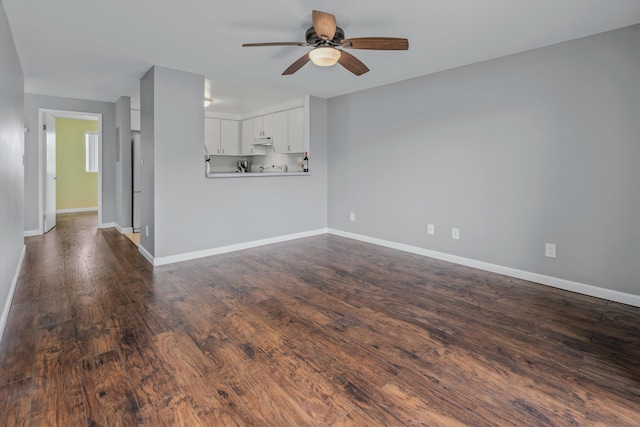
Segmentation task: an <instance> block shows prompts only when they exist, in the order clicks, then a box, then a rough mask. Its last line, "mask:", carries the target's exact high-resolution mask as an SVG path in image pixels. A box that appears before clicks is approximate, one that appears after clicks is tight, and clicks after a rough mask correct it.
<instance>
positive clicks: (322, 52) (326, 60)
mask: <svg viewBox="0 0 640 427" xmlns="http://www.w3.org/2000/svg"><path fill="white" fill-rule="evenodd" d="M309 58H310V59H311V62H313V63H314V64H315V65H317V66H318V67H330V66H332V65H335V64H336V62H338V59H340V51H339V50H338V49H335V48H333V47H317V48H315V49H313V50H312V51H311V52H309Z"/></svg>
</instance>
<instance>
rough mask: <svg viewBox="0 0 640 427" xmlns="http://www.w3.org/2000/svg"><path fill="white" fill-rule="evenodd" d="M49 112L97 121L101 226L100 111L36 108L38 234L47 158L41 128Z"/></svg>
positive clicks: (41, 229) (59, 115)
mask: <svg viewBox="0 0 640 427" xmlns="http://www.w3.org/2000/svg"><path fill="white" fill-rule="evenodd" d="M47 113H49V114H51V115H52V116H53V117H54V118H66V119H77V120H96V121H97V122H98V165H99V167H98V227H102V169H103V167H104V164H103V163H104V162H103V161H102V159H103V157H102V114H101V113H89V112H82V111H68V110H55V109H51V108H38V135H39V137H38V157H39V158H40V164H39V165H38V166H39V167H38V169H39V175H40V176H39V180H38V200H39V202H38V217H39V218H40V219H39V224H40V225H39V228H38V231H39V233H40V234H43V233H44V207H45V202H46V201H45V197H46V192H45V191H44V186H45V185H46V182H45V180H46V175H47V159H46V152H47V151H46V150H47V147H46V143H47V141H46V138H45V137H44V135H43V132H42V129H43V125H44V116H45V114H47ZM57 173H58V171H56V174H57Z"/></svg>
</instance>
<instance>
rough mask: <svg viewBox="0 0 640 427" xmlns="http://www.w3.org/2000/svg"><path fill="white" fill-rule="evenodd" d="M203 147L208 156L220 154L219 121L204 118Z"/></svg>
mask: <svg viewBox="0 0 640 427" xmlns="http://www.w3.org/2000/svg"><path fill="white" fill-rule="evenodd" d="M204 145H206V146H207V151H208V152H209V155H210V156H215V155H219V154H220V119H212V118H210V117H205V118H204Z"/></svg>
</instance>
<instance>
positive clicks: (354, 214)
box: [349, 212, 356, 221]
mask: <svg viewBox="0 0 640 427" xmlns="http://www.w3.org/2000/svg"><path fill="white" fill-rule="evenodd" d="M355 220H356V213H355V212H349V221H355Z"/></svg>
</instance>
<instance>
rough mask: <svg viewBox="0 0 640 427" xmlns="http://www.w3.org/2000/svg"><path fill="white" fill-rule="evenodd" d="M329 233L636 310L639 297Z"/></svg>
mask: <svg viewBox="0 0 640 427" xmlns="http://www.w3.org/2000/svg"><path fill="white" fill-rule="evenodd" d="M328 232H329V233H330V234H335V235H336V236H342V237H346V238H349V239H354V240H359V241H361V242H366V243H372V244H374V245H379V246H385V247H387V248H391V249H398V250H401V251H404V252H410V253H413V254H417V255H423V256H427V257H431V258H436V259H440V260H443V261H449V262H453V263H455V264H461V265H466V266H467V267H473V268H477V269H479V270H485V271H490V272H492V273H498V274H503V275H505V276H510V277H515V278H516V279H522V280H528V281H530V282H536V283H541V284H543V285H547V286H551V287H554V288H558V289H563V290H565V291H571V292H576V293H579V294H584V295H589V296H592V297H596V298H603V299H606V300H611V301H616V302H620V303H623V304H628V305H633V306H635V307H640V295H633V294H628V293H625V292H620V291H615V290H612V289H605V288H600V287H597V286H593V285H587V284H585V283H579V282H573V281H571V280H565V279H560V278H557V277H551V276H545V275H544V274H538V273H532V272H529V271H524V270H518V269H515V268H511V267H505V266H502V265H497V264H491V263H488V262H484V261H477V260H474V259H471V258H464V257H461V256H457V255H450V254H446V253H443V252H437V251H432V250H429V249H424V248H419V247H417V246H411V245H405V244H403V243H396V242H391V241H388V240H383V239H378V238H375V237H369V236H364V235H361V234H355V233H350V232H348V231H342V230H336V229H332V228H330V229H328Z"/></svg>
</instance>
